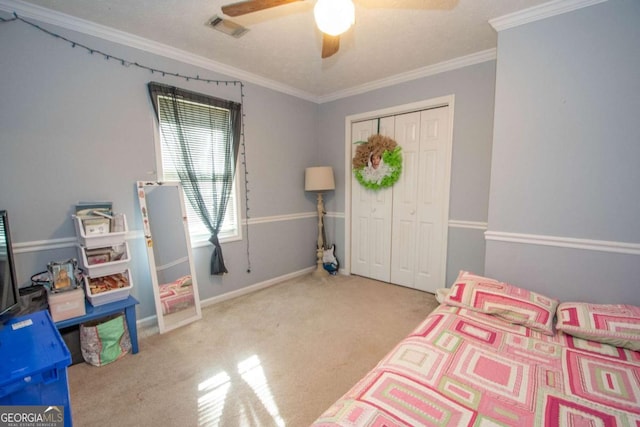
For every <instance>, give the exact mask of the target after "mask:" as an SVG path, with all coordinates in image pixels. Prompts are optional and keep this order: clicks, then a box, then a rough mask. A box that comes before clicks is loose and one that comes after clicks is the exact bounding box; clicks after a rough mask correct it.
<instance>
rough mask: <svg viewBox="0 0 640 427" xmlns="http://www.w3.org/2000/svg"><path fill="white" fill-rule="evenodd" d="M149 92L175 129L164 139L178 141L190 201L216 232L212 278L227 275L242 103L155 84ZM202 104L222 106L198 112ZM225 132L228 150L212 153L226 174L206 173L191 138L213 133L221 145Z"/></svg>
mask: <svg viewBox="0 0 640 427" xmlns="http://www.w3.org/2000/svg"><path fill="white" fill-rule="evenodd" d="M148 88H149V95H150V96H151V100H152V103H153V107H154V110H155V113H156V117H157V118H158V121H159V122H160V123H171V124H172V125H173V126H172V129H173V131H172V132H164V133H163V138H165V139H167V138H169V139H171V140H172V141H171V145H172V146H173V147H174V149H173V151H172V153H173V154H172V155H173V157H174V164H175V166H176V170H177V172H178V176H179V177H180V182H181V183H182V186H183V187H184V193H185V197H186V198H187V200H188V201H189V203H190V204H191V206H192V207H193V209H194V210H195V212H196V213H197V214H198V216H199V217H200V219H201V220H202V222H203V224H205V225H206V227H207V229H208V230H209V232H210V233H211V237H210V238H209V241H210V242H211V243H212V244H213V253H212V254H211V268H210V270H211V274H212V275H221V274H225V273H227V268H226V266H225V264H224V258H223V256H222V248H221V246H220V241H219V240H218V233H219V231H220V227H221V225H222V221H223V220H224V216H225V212H226V209H227V202H228V201H229V196H230V194H231V190H232V186H233V176H234V173H235V165H236V161H237V158H238V147H239V144H240V131H241V118H242V105H241V104H239V103H236V102H232V101H227V100H224V99H218V98H214V97H211V96H207V95H203V94H199V93H195V92H190V91H186V90H183V89H179V88H176V87H173V86H168V85H163V84H160V83H154V82H151V83H149V85H148ZM194 103H195V104H194ZM197 104H202V105H207V106H211V107H216V108H208V109H203V108H198V107H197ZM203 111H205V113H204V114H203ZM221 131H222V135H223V137H222V146H221V147H215V149H214V150H212V152H210V153H208V154H210V155H215V156H222V158H216V159H215V161H216V164H223V165H224V166H223V170H211V171H202V170H200V168H198V167H197V163H198V156H200V155H202V153H201V152H199V151H198V150H196V149H195V148H194V147H195V145H196V144H190V135H193V134H194V132H200V133H201V132H211V140H214V135H213V134H214V133H215V139H216V140H218V141H219V140H220V135H221ZM175 147H177V149H176V148H175ZM204 191H212V192H213V198H212V205H211V206H207V205H206V203H205V200H206V199H207V197H204V193H203V192H204ZM209 199H211V198H209Z"/></svg>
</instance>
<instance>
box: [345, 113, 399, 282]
mask: <svg viewBox="0 0 640 427" xmlns="http://www.w3.org/2000/svg"><path fill="white" fill-rule="evenodd" d="M394 123H395V119H394V117H385V118H381V119H380V130H378V120H367V121H364V122H358V123H353V125H352V127H351V142H352V146H351V158H353V156H354V155H355V153H356V148H357V144H356V142H358V141H366V140H367V138H369V137H370V136H371V135H374V134H376V133H380V134H381V135H386V136H388V137H390V138H393V137H394ZM351 180H352V181H351V213H352V215H351V272H352V273H353V274H358V275H360V276H365V277H370V278H372V279H376V280H381V281H384V282H388V281H389V280H390V278H391V264H390V262H389V261H390V259H391V221H389V219H390V218H391V214H392V209H393V204H392V203H393V199H392V196H393V191H392V188H385V189H382V190H378V191H373V190H369V189H367V188H364V187H363V186H362V185H360V183H359V182H358V181H357V180H356V179H355V177H354V176H353V174H351Z"/></svg>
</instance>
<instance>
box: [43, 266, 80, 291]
mask: <svg viewBox="0 0 640 427" xmlns="http://www.w3.org/2000/svg"><path fill="white" fill-rule="evenodd" d="M76 266H77V261H76V260H75V259H69V260H67V261H62V262H50V263H49V265H48V270H49V274H50V276H51V290H52V291H54V292H58V291H66V290H69V289H75V288H76V286H77V284H76V276H75V270H76Z"/></svg>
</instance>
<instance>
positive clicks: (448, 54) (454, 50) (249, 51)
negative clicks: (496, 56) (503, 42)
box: [5, 0, 548, 98]
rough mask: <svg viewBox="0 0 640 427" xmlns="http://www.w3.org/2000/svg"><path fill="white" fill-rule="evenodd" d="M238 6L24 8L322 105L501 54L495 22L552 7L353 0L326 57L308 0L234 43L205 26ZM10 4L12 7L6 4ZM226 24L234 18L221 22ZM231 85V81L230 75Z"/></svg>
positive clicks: (267, 16) (43, 1) (51, 1)
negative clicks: (349, 19) (179, 54)
mask: <svg viewBox="0 0 640 427" xmlns="http://www.w3.org/2000/svg"><path fill="white" fill-rule="evenodd" d="M235 1H236V0H230V1H228V0H189V1H184V0H102V1H86V0H27V1H26V2H19V1H17V2H14V3H22V4H25V3H29V4H32V5H37V6H41V7H44V8H47V9H51V10H53V11H56V12H61V13H63V14H66V15H71V16H72V17H76V18H80V19H82V20H86V21H90V22H93V23H97V24H101V25H103V26H107V27H110V28H113V29H116V30H119V31H123V32H126V33H129V34H132V35H136V36H139V37H142V38H144V39H149V40H153V41H155V42H157V43H161V44H163V45H168V46H171V47H174V48H177V49H179V50H182V51H185V52H188V53H189V54H191V55H197V56H199V57H202V58H205V59H207V60H209V61H212V63H217V64H222V65H224V66H226V67H227V69H230V68H231V69H239V70H242V71H243V72H246V73H250V74H251V75H255V76H258V77H259V78H262V79H267V80H269V81H273V82H276V83H277V84H280V85H282V86H284V87H288V88H291V89H293V90H294V91H299V92H300V93H303V94H307V95H309V96H310V97H316V98H322V97H327V96H331V95H333V94H337V93H340V92H344V91H347V90H349V89H350V88H354V87H358V86H362V85H366V84H368V83H371V82H376V81H380V80H385V79H391V78H393V76H397V75H400V74H403V73H407V72H411V71H414V70H419V69H423V68H425V67H430V66H434V65H435V64H440V63H443V62H447V61H452V60H455V59H456V58H460V57H465V56H468V55H472V54H476V53H478V52H483V51H487V50H490V49H493V48H495V47H496V41H497V34H496V32H495V30H494V29H493V28H492V27H491V26H490V25H489V22H488V21H489V20H490V19H492V18H497V17H501V16H504V15H507V14H510V13H513V12H517V11H521V10H523V9H527V8H530V7H533V6H537V5H539V4H542V3H545V2H547V1H548V0H354V4H355V7H356V22H355V25H354V26H353V27H352V28H351V29H349V30H348V31H347V32H346V33H345V34H343V35H342V36H341V43H340V50H339V52H338V53H337V54H335V55H333V56H331V57H329V58H326V59H321V58H320V52H321V46H322V36H321V33H320V31H319V30H318V29H317V28H316V26H315V23H314V19H313V6H314V4H315V1H312V0H306V1H300V2H296V3H291V4H288V5H284V6H279V7H276V8H273V9H269V10H265V11H260V12H254V13H252V14H249V15H245V16H240V17H236V18H230V19H231V20H232V21H234V22H236V23H238V24H240V25H243V26H245V27H247V28H249V32H247V33H246V34H245V35H244V36H242V37H241V38H234V37H231V36H229V35H227V34H224V33H222V32H220V31H216V30H214V29H213V28H211V27H209V26H207V23H208V22H209V21H210V20H211V18H213V17H214V15H220V16H222V17H225V16H224V15H222V12H221V9H220V7H221V6H222V5H225V4H229V3H233V2H235ZM5 6H6V5H5ZM225 18H228V17H225ZM232 77H233V76H232Z"/></svg>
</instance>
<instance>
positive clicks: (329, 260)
mask: <svg viewBox="0 0 640 427" xmlns="http://www.w3.org/2000/svg"><path fill="white" fill-rule="evenodd" d="M322 245H323V247H322V263H323V264H324V268H325V270H327V271H328V272H329V273H331V274H335V273H336V272H337V271H338V267H339V263H338V259H337V258H336V255H335V251H336V245H335V244H333V245H331V246H329V245H328V244H327V235H326V233H325V231H324V218H323V220H322Z"/></svg>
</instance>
